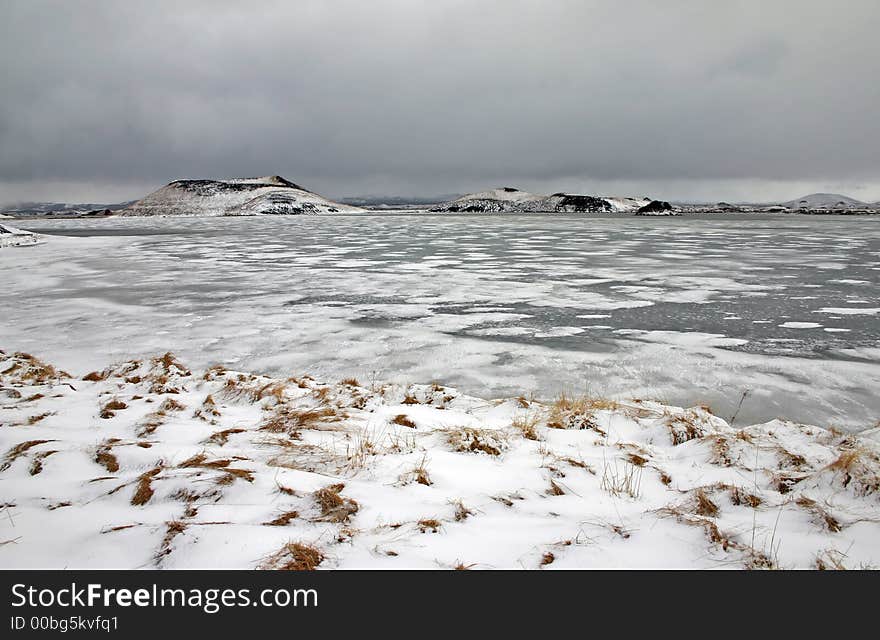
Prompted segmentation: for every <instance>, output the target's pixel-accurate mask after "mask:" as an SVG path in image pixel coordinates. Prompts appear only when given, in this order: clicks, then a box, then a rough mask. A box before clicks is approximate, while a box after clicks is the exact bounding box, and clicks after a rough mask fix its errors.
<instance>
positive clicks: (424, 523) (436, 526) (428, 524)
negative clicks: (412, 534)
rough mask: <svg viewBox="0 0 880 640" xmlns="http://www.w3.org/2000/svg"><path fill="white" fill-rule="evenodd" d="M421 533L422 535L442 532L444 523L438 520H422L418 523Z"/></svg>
mask: <svg viewBox="0 0 880 640" xmlns="http://www.w3.org/2000/svg"><path fill="white" fill-rule="evenodd" d="M417 524H418V527H419V531H421V532H422V533H428V531H430V532H431V533H437V532H438V531H440V527H442V526H443V523H442V522H440V521H439V520H437V519H436V518H422V519H421V520H419V521H418V523H417Z"/></svg>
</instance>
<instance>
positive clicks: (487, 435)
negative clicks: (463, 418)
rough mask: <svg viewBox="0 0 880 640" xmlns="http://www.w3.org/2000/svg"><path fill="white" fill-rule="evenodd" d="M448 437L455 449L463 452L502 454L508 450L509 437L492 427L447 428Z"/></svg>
mask: <svg viewBox="0 0 880 640" xmlns="http://www.w3.org/2000/svg"><path fill="white" fill-rule="evenodd" d="M445 433H446V439H447V442H449V444H450V445H452V448H453V450H454V451H459V452H462V453H465V452H472V453H485V454H487V455H490V456H500V455H501V452H502V451H505V450H507V447H508V442H507V437H506V436H505V435H504V434H503V433H502V432H500V431H493V430H490V429H476V428H474V427H461V428H458V429H448V430H446V432H445Z"/></svg>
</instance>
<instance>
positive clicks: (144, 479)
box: [0, 352, 880, 569]
mask: <svg viewBox="0 0 880 640" xmlns="http://www.w3.org/2000/svg"><path fill="white" fill-rule="evenodd" d="M71 373H75V375H73V376H71V375H69V374H67V373H65V372H62V371H60V370H58V369H56V368H55V367H53V366H51V364H49V363H47V362H44V361H41V360H40V359H38V358H36V357H34V356H33V355H29V354H23V353H4V352H0V422H2V424H3V428H2V429H0V455H2V456H3V458H2V460H0V487H2V494H3V500H4V503H3V505H2V514H0V515H2V518H0V566H2V567H3V568H11V567H27V568H34V567H52V568H62V567H64V568H86V567H88V568H93V567H102V568H103V567H133V568H152V567H161V568H194V567H201V568H216V567H236V568H253V567H259V568H315V567H317V568H364V567H382V568H410V567H436V568H455V567H458V568H474V569H479V568H503V567H514V568H519V567H524V568H533V569H537V568H544V569H554V568H571V567H702V568H744V567H745V568H776V567H814V568H842V567H847V568H857V567H876V566H878V563H880V505H878V497H880V445H878V433H877V430H876V429H875V430H872V431H868V432H864V433H862V434H861V435H860V436H854V435H847V434H844V433H842V432H839V431H826V430H824V429H821V428H819V427H814V426H807V425H800V424H795V423H791V422H785V421H780V420H774V421H771V422H768V423H766V424H760V425H752V426H744V425H742V424H741V423H737V424H736V425H735V426H731V425H729V424H727V423H726V422H725V421H724V420H723V419H721V418H719V417H717V416H715V415H713V414H712V413H711V412H710V411H709V410H708V409H706V408H704V407H693V408H688V409H685V408H680V407H672V406H667V405H663V404H660V403H657V402H652V401H645V400H640V399H630V400H627V401H618V402H615V401H609V400H607V399H603V398H598V397H578V398H560V399H559V400H558V401H557V402H556V403H554V404H552V405H548V404H541V403H538V402H534V401H531V400H530V399H528V398H526V397H519V398H515V399H509V400H495V401H487V400H482V399H478V398H474V397H468V396H465V395H462V394H460V393H459V392H457V391H456V390H454V389H450V388H447V387H443V386H441V385H436V384H434V385H406V386H401V385H389V384H384V383H382V382H380V381H376V380H354V379H349V380H343V381H340V382H335V383H330V384H328V383H326V382H323V381H318V380H315V379H312V378H310V377H308V376H302V375H293V376H284V377H275V378H270V377H265V376H257V375H253V374H250V373H246V372H237V371H229V370H226V369H225V368H223V367H213V368H210V369H208V370H205V371H194V370H190V369H189V368H188V366H187V365H186V364H185V363H182V362H181V361H179V360H177V359H176V358H175V357H174V356H173V355H172V354H165V355H163V356H157V357H154V358H150V359H147V360H130V361H125V362H122V363H120V364H117V365H114V366H110V367H107V368H104V369H100V370H98V371H94V372H88V373H86V372H83V371H76V372H71ZM291 373H293V372H291Z"/></svg>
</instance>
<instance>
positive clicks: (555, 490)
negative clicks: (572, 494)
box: [547, 480, 565, 496]
mask: <svg viewBox="0 0 880 640" xmlns="http://www.w3.org/2000/svg"><path fill="white" fill-rule="evenodd" d="M547 495H550V496H564V495H565V490H564V489H563V488H562V487H560V486H559V485H558V484H556V482H554V481H553V480H550V488H549V489H547Z"/></svg>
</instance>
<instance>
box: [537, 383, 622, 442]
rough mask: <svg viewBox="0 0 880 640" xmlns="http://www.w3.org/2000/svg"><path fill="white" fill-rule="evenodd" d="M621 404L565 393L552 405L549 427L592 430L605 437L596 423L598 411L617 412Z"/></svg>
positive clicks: (549, 414)
mask: <svg viewBox="0 0 880 640" xmlns="http://www.w3.org/2000/svg"><path fill="white" fill-rule="evenodd" d="M617 409H620V404H619V403H617V402H615V401H613V400H605V399H601V398H589V397H587V396H580V397H577V398H575V397H569V396H567V395H566V394H565V393H562V394H560V396H559V397H558V398H557V399H556V400H555V401H554V402H553V404H551V405H550V411H549V413H548V415H547V426H548V427H550V428H551V429H575V430H583V429H591V430H593V431H596V432H597V433H598V434H600V435H602V436H605V435H606V433H605V431H604V430H603V429H601V428H600V427H599V425H598V423H597V421H596V418H595V415H594V414H595V412H596V411H615V410H617Z"/></svg>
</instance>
